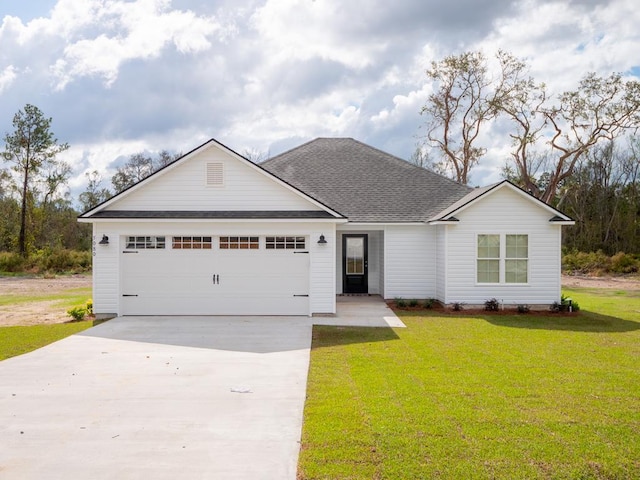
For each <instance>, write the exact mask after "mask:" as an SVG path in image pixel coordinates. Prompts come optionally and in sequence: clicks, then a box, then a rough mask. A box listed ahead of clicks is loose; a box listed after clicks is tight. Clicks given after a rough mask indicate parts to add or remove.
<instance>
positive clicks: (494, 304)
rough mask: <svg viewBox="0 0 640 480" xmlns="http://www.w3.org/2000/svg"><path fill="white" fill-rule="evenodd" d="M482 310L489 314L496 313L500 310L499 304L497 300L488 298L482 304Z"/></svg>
mask: <svg viewBox="0 0 640 480" xmlns="http://www.w3.org/2000/svg"><path fill="white" fill-rule="evenodd" d="M484 309H485V310H487V311H489V312H497V311H498V310H500V302H499V301H498V299H497V298H490V299H489V300H487V301H486V302H484Z"/></svg>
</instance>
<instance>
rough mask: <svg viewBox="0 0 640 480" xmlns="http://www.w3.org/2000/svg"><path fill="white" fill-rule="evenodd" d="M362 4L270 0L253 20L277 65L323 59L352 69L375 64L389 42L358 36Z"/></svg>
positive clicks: (257, 12) (328, 1) (307, 0)
mask: <svg viewBox="0 0 640 480" xmlns="http://www.w3.org/2000/svg"><path fill="white" fill-rule="evenodd" d="M362 7H363V6H362V5H358V4H357V3H350V2H341V1H330V0H327V1H312V0H267V1H266V3H265V4H264V6H263V7H261V8H260V9H258V10H257V11H256V13H255V14H254V15H253V17H252V24H253V26H254V28H255V30H256V31H257V32H258V34H259V36H260V39H261V42H263V45H264V46H265V47H266V48H268V49H269V50H270V51H271V53H272V57H271V58H272V60H273V61H275V62H276V63H278V62H281V61H283V60H284V59H289V60H290V59H293V58H295V59H299V60H308V59H310V58H314V57H319V58H322V59H325V60H332V61H336V62H339V63H342V64H344V65H347V66H348V67H350V68H364V67H367V66H369V65H371V64H372V63H373V62H374V61H375V58H376V54H377V53H379V52H381V51H383V50H384V49H385V48H386V46H387V45H386V43H385V42H381V41H379V40H376V39H372V38H370V37H369V38H361V39H360V41H358V38H357V37H356V36H355V35H354V30H355V29H354V28H353V27H354V23H353V20H355V19H357V18H359V17H360V16H361V14H362V10H361V8H362Z"/></svg>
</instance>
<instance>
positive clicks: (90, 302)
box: [85, 298, 93, 315]
mask: <svg viewBox="0 0 640 480" xmlns="http://www.w3.org/2000/svg"><path fill="white" fill-rule="evenodd" d="M85 310H86V311H87V315H93V299H91V298H90V299H89V300H87V305H86V307H85Z"/></svg>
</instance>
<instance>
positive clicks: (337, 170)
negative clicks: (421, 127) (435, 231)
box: [260, 138, 472, 222]
mask: <svg viewBox="0 0 640 480" xmlns="http://www.w3.org/2000/svg"><path fill="white" fill-rule="evenodd" d="M260 166H261V167H263V168H264V169H265V170H267V171H269V172H271V173H273V174H274V175H276V176H277V177H279V178H281V179H282V180H284V181H285V182H287V183H289V184H291V185H293V186H294V187H296V188H298V189H300V190H302V191H303V192H305V193H307V194H308V195H310V196H311V197H313V198H315V199H317V200H319V201H320V202H322V203H324V204H325V205H327V206H329V207H330V208H331V209H333V210H335V211H337V212H339V213H341V214H342V215H345V216H346V217H348V218H349V221H351V222H426V221H428V220H429V219H430V218H431V217H432V216H433V215H435V214H436V213H438V212H441V211H442V210H444V209H445V208H447V207H448V206H450V205H451V204H453V203H454V202H456V201H457V200H459V199H460V198H462V197H464V196H465V195H467V194H468V193H469V192H470V191H472V189H471V188H470V187H467V186H464V185H461V184H459V183H456V182H454V181H452V180H449V179H448V178H445V177H443V176H441V175H438V174H436V173H434V172H431V171H429V170H425V169H423V168H419V167H417V166H415V165H413V164H411V163H409V162H407V161H405V160H402V159H400V158H398V157H394V156H393V155H390V154H388V153H385V152H383V151H381V150H378V149H376V148H373V147H370V146H369V145H365V144H364V143H361V142H358V141H356V140H353V139H351V138H318V139H316V140H312V141H311V142H308V143H305V144H304V145H301V146H299V147H297V148H294V149H292V150H289V151H288V152H284V153H282V154H280V155H278V156H276V157H273V158H272V159H269V160H267V161H266V162H263V163H262V164H261V165H260Z"/></svg>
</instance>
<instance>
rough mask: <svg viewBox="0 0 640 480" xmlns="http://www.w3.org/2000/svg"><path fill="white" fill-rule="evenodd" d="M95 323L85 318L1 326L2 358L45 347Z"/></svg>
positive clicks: (0, 355)
mask: <svg viewBox="0 0 640 480" xmlns="http://www.w3.org/2000/svg"><path fill="white" fill-rule="evenodd" d="M95 324H96V322H95V321H94V320H85V321H82V322H73V323H54V324H51V325H29V326H18V327H0V360H4V359H5V358H9V357H15V356H16V355H22V354H23V353H27V352H30V351H32V350H36V349H37V348H41V347H44V346H45V345H49V344H50V343H53V342H56V341H58V340H61V339H63V338H65V337H68V336H69V335H73V334H74V333H78V332H81V331H83V330H86V329H87V328H89V327H92V326H94V325H95Z"/></svg>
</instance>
